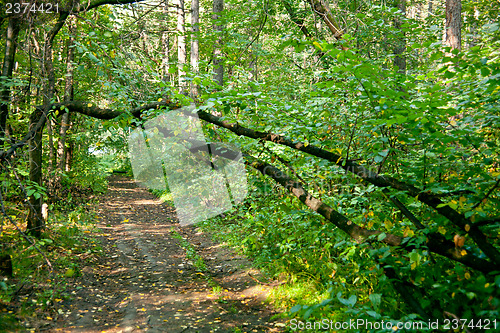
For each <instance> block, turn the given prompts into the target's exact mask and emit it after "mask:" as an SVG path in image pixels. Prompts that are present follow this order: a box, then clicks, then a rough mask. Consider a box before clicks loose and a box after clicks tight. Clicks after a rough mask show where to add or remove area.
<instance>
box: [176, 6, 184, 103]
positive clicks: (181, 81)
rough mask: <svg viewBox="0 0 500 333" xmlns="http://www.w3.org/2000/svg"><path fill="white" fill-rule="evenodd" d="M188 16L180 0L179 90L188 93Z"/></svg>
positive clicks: (178, 18) (178, 21)
mask: <svg viewBox="0 0 500 333" xmlns="http://www.w3.org/2000/svg"><path fill="white" fill-rule="evenodd" d="M185 23H186V18H185V12H184V0H178V4H177V33H178V35H177V69H178V71H177V73H178V75H179V78H178V79H179V91H180V92H181V93H182V94H185V93H186V78H185V76H186V72H185V71H184V65H186V27H185Z"/></svg>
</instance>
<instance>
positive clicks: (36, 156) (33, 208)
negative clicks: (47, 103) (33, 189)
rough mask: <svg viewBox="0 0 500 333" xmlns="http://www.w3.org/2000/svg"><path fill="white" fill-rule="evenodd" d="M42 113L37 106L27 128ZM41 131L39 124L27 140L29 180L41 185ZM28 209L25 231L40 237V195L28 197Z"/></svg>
mask: <svg viewBox="0 0 500 333" xmlns="http://www.w3.org/2000/svg"><path fill="white" fill-rule="evenodd" d="M42 115H43V110H42V109H39V108H37V109H36V110H35V111H34V112H33V113H32V114H31V116H30V126H29V129H30V130H31V129H32V128H34V127H35V125H36V124H37V123H38V121H39V120H40V118H41V117H42ZM42 132H43V126H41V127H40V128H39V129H38V130H37V131H36V132H35V135H34V136H33V138H31V140H30V141H29V146H28V147H29V180H30V182H31V183H32V184H36V185H41V182H42ZM29 202H30V209H29V214H28V221H27V226H26V231H27V232H28V233H30V234H31V235H33V236H34V237H37V238H38V237H40V235H41V233H42V230H43V227H44V226H43V219H42V204H43V202H42V196H40V197H39V198H36V197H35V196H34V195H32V196H30V197H29Z"/></svg>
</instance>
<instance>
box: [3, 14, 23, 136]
mask: <svg viewBox="0 0 500 333" xmlns="http://www.w3.org/2000/svg"><path fill="white" fill-rule="evenodd" d="M19 25H20V22H19V18H14V17H11V18H9V26H8V27H7V34H6V37H5V40H6V42H5V55H4V58H3V66H2V78H0V89H1V93H0V98H1V102H0V144H2V142H1V141H2V140H3V138H4V137H5V131H6V125H7V118H8V117H9V102H10V88H9V85H8V82H7V81H8V80H10V79H12V71H13V69H14V58H15V55H16V46H17V37H18V36H19Z"/></svg>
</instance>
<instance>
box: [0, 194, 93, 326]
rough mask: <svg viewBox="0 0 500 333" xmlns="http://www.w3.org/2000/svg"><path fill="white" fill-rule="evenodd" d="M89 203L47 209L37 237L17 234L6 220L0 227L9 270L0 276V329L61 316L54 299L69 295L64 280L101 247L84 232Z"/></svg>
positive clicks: (88, 224) (0, 242)
mask: <svg viewBox="0 0 500 333" xmlns="http://www.w3.org/2000/svg"><path fill="white" fill-rule="evenodd" d="M91 204H92V203H90V202H89V203H87V204H83V205H80V206H78V207H77V208H76V209H74V210H72V211H69V212H68V211H65V212H61V211H62V210H61V209H60V210H56V211H51V214H50V215H49V219H48V221H47V228H46V230H45V231H44V232H43V233H42V236H41V237H40V238H39V239H35V238H31V237H23V236H22V235H21V234H20V233H19V232H18V231H17V230H16V228H14V226H12V225H9V224H5V225H3V226H2V228H1V233H0V247H1V252H2V253H3V254H4V255H10V256H11V258H12V266H13V274H12V277H3V278H2V280H1V281H0V332H1V331H12V330H14V329H21V328H22V327H24V329H28V330H30V327H29V325H30V322H34V321H36V322H42V323H44V322H46V324H47V325H48V324H49V322H50V321H52V320H56V319H57V318H58V317H61V316H64V315H65V313H64V311H63V310H62V307H61V306H59V304H60V303H62V302H64V301H65V300H67V299H70V298H71V295H70V294H68V293H67V292H66V290H65V288H66V285H67V283H68V282H70V281H71V280H72V279H74V278H75V277H78V276H80V275H81V271H80V268H81V267H82V266H84V265H86V264H88V263H89V262H92V261H94V260H96V257H95V254H96V253H100V252H102V249H101V247H100V246H99V244H97V242H96V240H95V238H92V237H90V235H89V234H90V233H91V232H92V231H93V229H94V227H93V225H94V221H95V214H94V213H93V212H92V211H91V210H90V205H91ZM59 208H61V207H59ZM19 226H20V227H23V225H22V224H20V225H19Z"/></svg>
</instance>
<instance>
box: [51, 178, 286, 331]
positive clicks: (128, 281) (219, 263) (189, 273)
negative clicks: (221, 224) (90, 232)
mask: <svg viewBox="0 0 500 333" xmlns="http://www.w3.org/2000/svg"><path fill="white" fill-rule="evenodd" d="M98 215H99V221H98V225H97V227H98V228H99V229H100V230H101V233H100V234H99V235H98V238H99V241H100V242H101V246H102V248H103V250H104V253H103V255H102V256H101V257H99V258H98V262H96V263H95V264H88V265H89V266H85V267H83V268H82V269H81V276H79V277H76V278H74V280H73V281H70V283H69V285H68V289H67V292H69V293H70V294H72V299H71V300H67V301H65V302H64V304H63V305H64V309H66V311H65V312H64V313H62V314H61V316H60V317H59V320H58V321H57V322H56V325H57V326H56V327H52V328H51V329H50V330H47V331H48V332H146V331H147V332H167V333H181V332H185V333H188V332H203V333H204V332H280V331H282V330H283V328H282V326H283V324H281V323H279V322H274V321H271V320H270V318H271V317H272V315H273V314H275V313H274V312H273V310H272V309H271V308H270V307H269V306H268V305H266V304H265V303H264V300H265V298H266V294H267V292H268V291H269V287H266V286H261V285H258V284H256V282H255V281H253V280H252V279H251V278H250V277H249V276H248V272H251V273H252V275H257V276H258V272H257V271H255V270H252V269H251V268H250V265H249V262H248V261H247V260H246V259H245V258H243V257H240V256H236V255H234V253H232V252H231V251H230V250H229V249H227V248H221V247H220V246H218V245H217V244H214V243H213V242H212V241H211V240H210V237H209V236H208V235H206V234H203V233H201V232H198V231H197V230H196V229H195V228H193V227H183V228H181V227H179V225H178V223H177V222H176V219H175V213H174V210H173V208H171V207H168V206H166V205H165V204H161V203H160V202H159V201H158V200H157V199H155V198H154V196H153V195H152V194H150V193H149V192H148V191H147V190H145V189H143V188H140V187H138V186H136V185H135V183H134V181H133V180H130V179H127V178H124V177H119V176H113V177H111V178H110V183H109V191H108V193H107V194H106V195H105V196H103V198H102V199H101V203H100V205H99V207H98ZM173 230H175V231H177V233H178V234H180V235H182V236H183V237H184V239H185V240H187V241H188V242H189V243H190V244H191V246H193V248H195V249H196V252H197V253H199V254H200V255H201V256H202V258H203V260H204V262H205V264H206V266H207V270H206V271H204V272H200V271H197V270H196V269H195V267H194V265H193V263H192V262H191V261H190V260H189V259H188V258H187V257H186V253H185V250H184V249H183V248H182V247H180V241H179V240H178V239H176V238H173V237H172V232H173ZM62 318H64V320H63V321H61V319H62Z"/></svg>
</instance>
